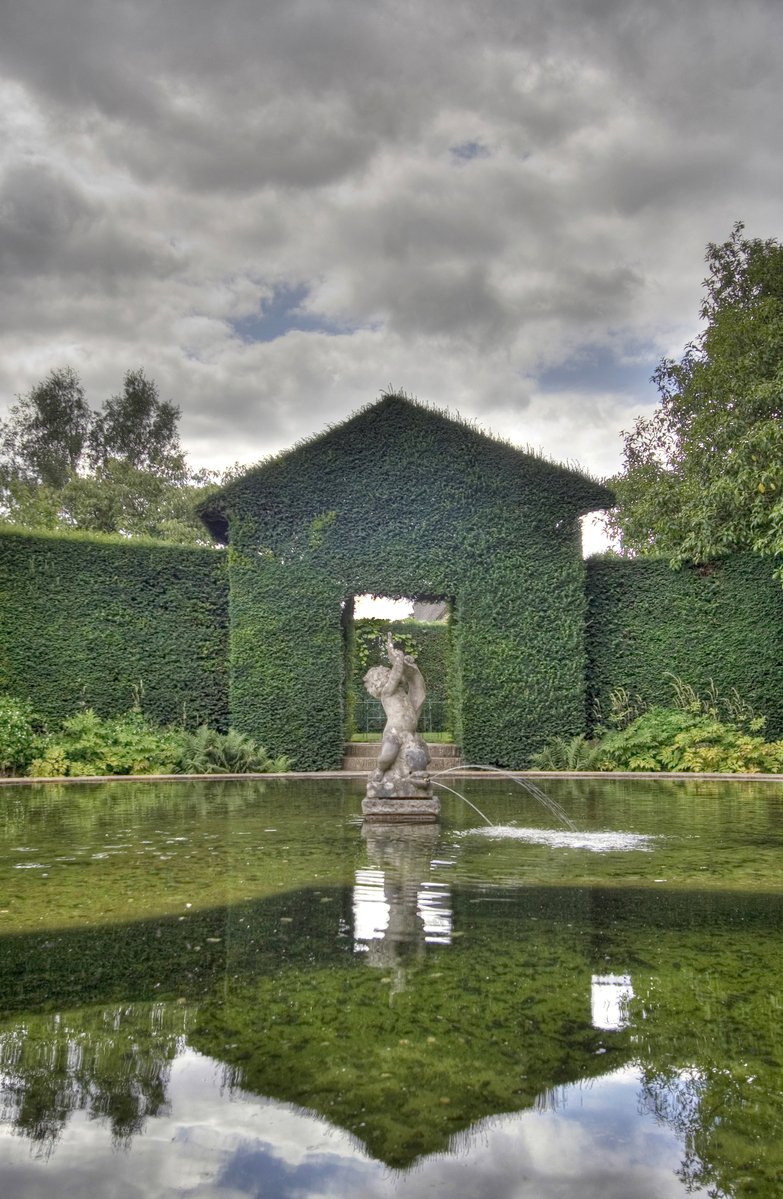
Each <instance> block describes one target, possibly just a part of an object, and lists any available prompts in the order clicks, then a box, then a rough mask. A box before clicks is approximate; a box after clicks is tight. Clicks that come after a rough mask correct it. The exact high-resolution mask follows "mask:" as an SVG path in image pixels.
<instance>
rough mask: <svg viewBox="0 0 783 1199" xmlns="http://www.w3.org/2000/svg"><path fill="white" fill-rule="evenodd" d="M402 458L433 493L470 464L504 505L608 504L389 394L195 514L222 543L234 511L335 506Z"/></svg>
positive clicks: (575, 474)
mask: <svg viewBox="0 0 783 1199" xmlns="http://www.w3.org/2000/svg"><path fill="white" fill-rule="evenodd" d="M401 439H402V441H403V442H404V445H403V446H402V448H401ZM401 454H402V455H403V457H402V459H401V457H400V455H401ZM407 460H410V462H411V464H412V466H414V467H418V468H422V467H423V468H425V469H426V470H427V475H428V486H430V487H431V488H432V489H437V488H438V482H439V476H440V475H441V472H442V471H443V470H445V471H448V472H453V471H455V470H463V469H464V468H465V467H469V473H470V476H471V477H472V478H473V480H474V482H475V479H476V477H477V475H479V476H481V475H482V473H483V478H484V479H485V480H486V483H487V485H488V486H490V485H491V486H492V487H493V489H494V490H495V491H497V488H498V487H501V488H503V489H505V492H506V493H507V496H508V502H509V503H511V504H516V505H518V504H520V503H525V502H527V503H532V502H535V503H540V502H541V499H542V497H543V495H544V493H545V492H549V493H553V494H556V495H557V497H558V500H559V501H560V503H561V504H562V506H563V507H564V508H565V509H566V510H569V511H570V512H572V513H573V514H574V515H581V514H582V513H585V512H593V511H595V510H596V509H600V508H608V507H611V506H612V504H614V502H615V500H614V495H613V494H612V492H611V491H610V490H609V489H608V488H607V487H604V486H603V484H601V483H598V482H596V481H595V480H594V479H591V478H590V477H589V476H588V475H587V474H584V473H582V472H581V471H579V470H575V469H573V468H571V467H567V466H562V465H559V464H557V463H554V462H550V461H548V460H547V459H545V458H544V457H542V456H540V455H538V454H535V453H531V452H529V451H525V450H520V449H517V448H516V447H515V446H513V445H511V444H510V443H509V442H506V441H501V440H500V439H499V438H496V437H492V436H490V435H488V434H486V433H482V432H480V431H479V430H478V429H476V428H475V426H474V425H472V424H471V423H469V422H468V421H465V420H463V419H461V418H459V417H457V418H455V417H453V416H450V415H446V413H444V412H442V411H440V410H438V409H436V408H432V407H430V406H428V405H426V404H422V403H420V402H419V401H418V400H413V399H411V398H409V397H408V396H405V395H398V394H389V395H384V396H383V397H382V398H381V399H380V400H378V401H377V402H375V403H373V404H369V405H367V406H366V407H364V408H362V409H360V410H359V411H358V412H356V413H355V414H354V415H353V416H352V417H350V418H349V419H348V420H346V421H343V422H342V423H341V424H339V425H335V426H332V427H330V428H328V429H326V430H325V431H324V432H323V433H320V434H318V435H317V436H314V437H311V438H308V439H306V440H305V441H302V442H300V443H299V444H298V445H296V446H294V447H293V448H292V449H290V450H286V451H284V452H283V453H281V454H277V455H276V456H274V457H272V458H268V459H267V460H266V461H264V462H261V463H260V464H259V465H258V466H255V467H252V468H250V469H249V470H248V471H247V473H246V474H245V475H243V476H242V477H241V478H239V479H236V480H234V482H232V483H230V484H229V485H228V486H227V487H224V488H223V489H222V490H220V491H217V492H214V493H213V494H212V495H210V497H209V499H208V500H207V501H206V502H205V504H204V505H203V507H202V508H201V509H200V512H199V515H200V516H201V519H202V520H203V521H204V524H205V525H206V526H207V528H208V529H209V531H210V532H211V533H212V535H213V536H214V537H217V538H218V539H219V540H221V541H223V540H225V539H226V534H227V530H228V519H229V516H230V515H231V514H232V513H234V512H237V511H243V512H247V511H248V509H249V508H257V509H258V510H259V511H260V510H263V509H273V510H277V511H284V510H286V509H287V508H288V507H289V505H290V504H291V503H294V504H295V506H296V507H297V508H299V507H301V506H302V504H303V493H304V492H307V491H308V490H312V491H313V508H312V510H313V511H318V510H320V509H322V508H323V507H324V504H325V502H327V501H328V502H330V503H333V504H334V506H335V507H339V500H340V496H341V495H342V494H343V493H344V486H345V481H346V480H347V479H350V478H353V477H354V476H356V474H357V473H358V474H359V475H362V474H367V475H369V474H371V473H373V472H376V471H383V470H384V469H385V468H391V469H399V468H400V466H401V464H402V463H403V462H404V461H407ZM401 482H402V480H401ZM533 496H535V500H534V499H533Z"/></svg>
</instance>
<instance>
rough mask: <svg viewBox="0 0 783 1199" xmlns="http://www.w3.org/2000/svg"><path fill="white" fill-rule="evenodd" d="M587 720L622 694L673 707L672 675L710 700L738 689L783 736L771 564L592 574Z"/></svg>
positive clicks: (602, 564) (610, 568) (776, 586)
mask: <svg viewBox="0 0 783 1199" xmlns="http://www.w3.org/2000/svg"><path fill="white" fill-rule="evenodd" d="M587 612H588V625H587V656H588V688H587V690H588V720H591V719H592V717H593V713H594V710H595V702H596V701H597V702H598V704H599V705H600V707H601V709H602V710H603V712H604V713H605V712H607V711H608V708H609V693H610V691H611V690H612V689H613V688H617V687H624V688H626V689H627V690H628V691H629V692H631V693H633V694H636V695H638V696H640V697H641V698H642V699H643V700H645V701H646V702H647V703H650V704H661V703H667V702H670V701H671V699H672V687H671V678H670V677H668V676H669V675H670V674H675V675H677V676H678V677H680V678H682V679H683V680H684V681H685V682H687V683H690V684H691V686H693V687H695V688H696V690H697V691H700V692H705V691H706V690H707V688H708V687H709V685H710V681H711V680H712V681H713V682H714V683H715V684H716V686H717V687H718V690H719V691H720V692H722V693H724V694H728V693H729V692H730V691H731V689H732V688H736V689H737V691H738V692H739V693H740V695H741V696H742V698H743V699H744V700H747V701H748V702H749V703H750V704H752V706H753V707H754V708H755V709H756V711H757V712H758V713H759V714H762V715H765V716H766V717H767V727H766V733H767V734H768V735H769V736H771V737H780V736H783V588H781V586H780V583H779V582H777V581H776V580H774V579H773V578H772V570H771V567H770V563H769V561H768V560H764V559H762V558H757V557H754V556H753V555H752V554H737V555H734V556H732V557H730V558H725V559H723V560H722V561H719V562H715V563H712V564H710V565H709V566H700V567H686V568H683V569H681V570H672V569H671V567H670V566H669V565H668V564H667V563H666V562H665V561H658V560H645V559H636V560H633V561H628V560H621V559H595V560H593V561H591V562H589V563H588V568H587Z"/></svg>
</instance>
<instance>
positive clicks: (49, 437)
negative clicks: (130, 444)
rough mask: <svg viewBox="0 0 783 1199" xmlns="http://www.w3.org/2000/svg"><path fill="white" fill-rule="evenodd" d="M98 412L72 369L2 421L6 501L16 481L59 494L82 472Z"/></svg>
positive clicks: (54, 375)
mask: <svg viewBox="0 0 783 1199" xmlns="http://www.w3.org/2000/svg"><path fill="white" fill-rule="evenodd" d="M91 420H92V412H91V410H90V408H89V406H88V404H87V401H86V400H85V398H84V388H83V387H82V385H81V382H80V381H79V376H78V375H77V374H76V372H75V371H74V370H73V369H72V368H71V367H65V368H63V369H60V370H53V371H51V372H50V373H49V374H48V375H47V377H46V378H45V379H44V380H43V382H42V383H39V384H38V385H37V386H36V387H34V388H33V389H32V391H30V392H29V393H28V395H26V396H19V399H18V403H17V404H15V405H14V406H13V408H12V409H11V413H10V419H9V420H7V421H0V498H2V490H3V487H4V486H7V485H8V484H9V483H10V482H11V481H12V480H15V481H18V482H22V483H32V484H41V485H42V486H44V487H47V488H51V489H53V490H58V489H59V488H61V487H62V486H63V485H64V484H65V483H66V481H67V479H68V478H69V476H70V475H71V474H72V473H73V472H74V471H75V470H76V469H77V468H78V466H79V464H80V462H81V460H82V455H83V452H84V449H85V446H86V442H87V438H88V435H89V429H90V423H91Z"/></svg>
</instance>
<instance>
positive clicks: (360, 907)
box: [353, 869, 452, 953]
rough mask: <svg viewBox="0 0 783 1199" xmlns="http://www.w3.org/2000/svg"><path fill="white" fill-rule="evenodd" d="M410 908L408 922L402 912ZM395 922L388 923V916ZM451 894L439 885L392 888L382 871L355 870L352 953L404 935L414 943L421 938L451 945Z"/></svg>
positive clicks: (434, 942)
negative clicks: (386, 939)
mask: <svg viewBox="0 0 783 1199" xmlns="http://www.w3.org/2000/svg"><path fill="white" fill-rule="evenodd" d="M408 907H409V908H410V912H409V913H408V916H409V919H408V920H407V921H406V919H405V910H404V909H406V908H408ZM393 915H394V916H395V917H396V919H395V920H392V916H393ZM451 926H452V915H451V894H450V891H449V888H448V886H447V885H446V884H445V883H441V882H428V881H425V882H422V883H421V884H420V885H419V886H418V887H417V886H416V885H415V883H410V882H409V883H408V884H407V885H399V884H397V885H395V881H394V880H391V882H389V881H387V878H386V875H385V873H384V871H383V870H371V869H364V870H357V871H356V882H355V884H354V889H353V932H354V950H355V951H356V952H358V953H361V952H364V951H365V950H366V949H367V944H368V942H370V941H380V940H383V938H384V937H386V936H387V935H390V934H391V935H393V936H394V937H395V938H400V937H402V936H403V935H404V934H406V933H407V935H408V936H409V937H410V939H415V938H417V937H418V936H420V935H421V936H423V938H424V940H425V941H427V942H429V943H430V944H433V945H450V944H451Z"/></svg>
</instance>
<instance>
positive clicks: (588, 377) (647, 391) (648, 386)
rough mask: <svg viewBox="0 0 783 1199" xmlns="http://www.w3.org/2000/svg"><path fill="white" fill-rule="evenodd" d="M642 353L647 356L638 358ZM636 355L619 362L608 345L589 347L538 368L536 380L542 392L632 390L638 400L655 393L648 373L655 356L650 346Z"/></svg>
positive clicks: (653, 366) (653, 364) (653, 395)
mask: <svg viewBox="0 0 783 1199" xmlns="http://www.w3.org/2000/svg"><path fill="white" fill-rule="evenodd" d="M646 353H649V354H650V357H649V358H647V357H642V355H644V354H646ZM635 356H636V355H635ZM638 357H639V358H641V361H635V362H623V361H622V360H621V359H620V358H618V356H617V355H616V354H615V353H614V351H613V350H611V349H609V348H608V347H606V346H592V347H589V348H587V349H585V350H582V351H580V352H579V353H578V354H574V355H573V357H571V358H568V359H566V360H565V362H561V363H560V364H559V365H558V366H553V367H550V368H549V369H548V370H545V371H542V372H541V374H540V375H538V376H537V380H536V381H537V384H538V388H539V390H541V391H543V392H558V391H573V390H578V391H585V392H592V393H595V392H601V391H608V392H633V394H634V395H635V396H638V397H639V398H640V399H642V398H649V399H654V398H655V396H656V394H657V393H656V390H655V385H654V384H653V383H651V382H650V376H651V375H652V373H653V371H654V370H655V368H656V366H657V365H658V358H657V357H656V356H654V355H653V352H652V350H651V349H649V350H648V349H641V350H640V352H639V355H638Z"/></svg>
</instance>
